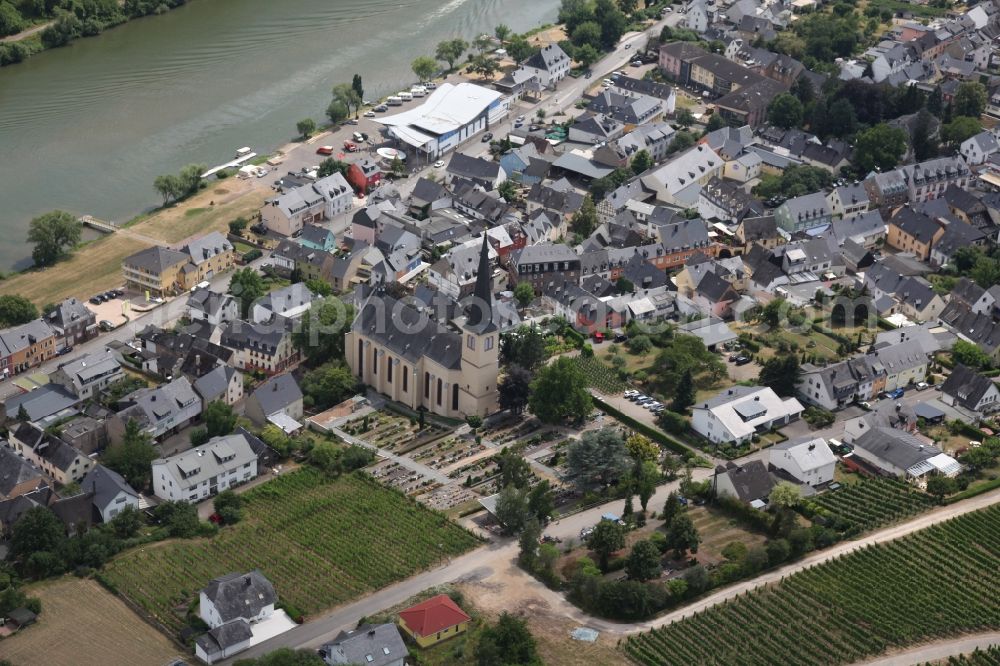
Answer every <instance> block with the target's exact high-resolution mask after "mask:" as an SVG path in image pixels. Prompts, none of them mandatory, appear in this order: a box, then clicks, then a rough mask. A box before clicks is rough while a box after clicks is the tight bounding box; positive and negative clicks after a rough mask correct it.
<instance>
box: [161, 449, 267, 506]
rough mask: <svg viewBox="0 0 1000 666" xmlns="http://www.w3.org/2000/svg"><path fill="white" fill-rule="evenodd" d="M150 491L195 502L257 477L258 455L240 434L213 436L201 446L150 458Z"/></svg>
mask: <svg viewBox="0 0 1000 666" xmlns="http://www.w3.org/2000/svg"><path fill="white" fill-rule="evenodd" d="M152 469H153V494H154V495H155V496H156V497H158V498H160V499H161V500H164V501H168V500H169V501H182V502H197V501H199V500H203V499H205V498H206V497H211V496H212V495H215V494H217V493H219V492H220V491H223V490H226V489H227V488H231V487H233V486H236V485H239V484H241V483H244V482H246V481H249V480H250V479H253V478H255V477H256V476H257V473H258V469H257V454H256V453H255V452H254V450H253V449H252V448H251V447H250V443H249V442H248V441H247V438H246V437H245V436H244V435H242V434H233V435H224V436H222V437H213V438H212V439H210V440H208V441H207V442H206V443H204V444H202V445H201V446H197V447H195V448H193V449H189V450H187V451H184V452H183V453H178V454H176V455H173V456H169V457H167V458H158V459H156V460H154V461H153V465H152Z"/></svg>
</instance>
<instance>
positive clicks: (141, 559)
mask: <svg viewBox="0 0 1000 666" xmlns="http://www.w3.org/2000/svg"><path fill="white" fill-rule="evenodd" d="M243 498H244V511H243V515H244V516H245V518H244V519H243V521H242V522H240V523H239V524H237V525H235V526H233V527H229V528H225V529H223V530H222V531H221V532H220V533H219V534H218V535H217V536H215V537H213V538H211V539H199V540H190V541H178V540H175V541H168V542H164V543H163V544H161V545H156V546H146V547H145V548H142V549H139V550H132V551H130V552H128V553H125V554H124V555H122V556H120V557H118V558H116V559H115V560H114V561H112V562H111V563H109V564H108V565H107V566H106V568H105V573H104V575H105V576H106V578H107V580H108V581H109V582H111V583H112V584H113V585H114V586H115V587H116V588H117V590H118V591H119V592H120V593H121V594H123V595H125V596H127V597H128V598H130V599H132V600H133V601H135V602H136V603H137V604H139V605H140V606H142V607H143V608H144V609H145V610H146V611H148V612H149V613H150V614H151V615H153V616H155V617H156V618H157V619H158V620H159V621H160V622H162V623H163V624H164V625H166V626H167V627H168V628H170V629H171V630H174V631H180V630H181V629H182V628H183V627H184V625H185V620H184V613H185V611H186V609H187V606H188V604H189V603H190V602H191V600H192V599H194V598H196V596H197V593H198V590H199V589H200V588H202V587H203V586H204V585H205V584H207V583H208V581H209V580H210V579H212V578H214V577H216V576H219V575H221V574H224V573H227V572H231V571H247V570H250V569H254V568H257V569H260V570H261V571H262V572H263V573H264V575H265V576H267V577H268V578H269V579H270V580H271V582H272V583H274V586H275V588H276V589H277V592H278V597H279V599H281V600H282V601H283V602H285V603H287V604H290V605H292V606H294V607H295V608H296V609H298V610H299V611H301V612H302V613H304V614H305V615H312V614H314V613H317V612H319V611H322V610H324V609H326V608H330V607H332V606H336V605H337V604H340V603H343V602H345V601H348V600H350V599H353V598H355V597H357V596H359V595H361V594H362V593H364V592H366V591H369V590H374V589H377V588H380V587H383V586H385V585H387V584H389V583H391V582H393V581H396V580H399V579H402V578H405V577H407V576H409V575H411V574H413V573H415V572H417V571H420V570H422V569H425V568H427V567H429V566H430V565H432V564H434V563H435V562H437V561H439V560H441V559H442V558H444V557H448V556H453V555H457V554H459V553H462V552H465V551H467V550H469V549H470V548H472V547H473V546H475V545H476V543H477V540H476V538H475V537H474V536H473V535H471V534H470V533H468V532H466V531H465V530H463V529H461V528H460V527H458V526H456V525H454V524H452V523H450V522H448V521H447V519H446V518H444V517H443V516H441V515H438V514H435V513H433V512H431V511H429V510H427V509H425V508H424V507H422V506H421V505H420V504H418V503H417V502H415V501H413V500H411V499H409V498H406V497H404V496H402V495H400V494H398V493H396V492H393V491H391V490H387V489H385V488H383V487H382V486H380V485H379V484H378V483H377V482H375V481H373V480H371V479H368V478H365V477H363V476H355V475H346V476H342V477H340V478H337V479H329V478H327V477H325V476H324V475H323V474H322V473H320V472H318V471H316V470H313V469H309V468H303V469H300V470H298V471H296V472H293V473H290V474H287V475H285V476H281V477H278V478H277V479H274V480H272V481H269V482H268V483H265V484H263V485H261V486H258V487H256V488H254V489H252V490H250V491H249V492H247V493H246V494H244V495H243Z"/></svg>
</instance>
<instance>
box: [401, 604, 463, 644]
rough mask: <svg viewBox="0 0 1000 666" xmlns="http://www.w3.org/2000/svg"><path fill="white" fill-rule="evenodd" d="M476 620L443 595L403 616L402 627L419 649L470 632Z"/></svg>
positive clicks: (409, 609) (406, 612) (405, 612)
mask: <svg viewBox="0 0 1000 666" xmlns="http://www.w3.org/2000/svg"><path fill="white" fill-rule="evenodd" d="M471 620H472V618H471V617H469V616H468V615H467V614H466V613H465V611H463V610H462V609H461V608H459V607H458V604H456V603H455V602H454V601H452V600H451V597H449V596H448V595H447V594H439V595H437V596H436V597H431V598H430V599H428V600H427V601H423V602H421V603H419V604H417V605H416V606H411V607H410V608H407V609H406V610H403V611H400V613H399V627H400V629H402V630H403V631H404V632H406V633H407V634H408V635H409V636H410V637H411V638H412V639H413V640H414V641H416V643H417V645H419V646H420V647H428V646H430V645H434V644H436V643H439V642H441V641H443V640H447V639H449V638H451V637H452V636H458V635H459V634H460V633H462V632H464V631H465V630H466V629H468V628H469V622H470V621H471Z"/></svg>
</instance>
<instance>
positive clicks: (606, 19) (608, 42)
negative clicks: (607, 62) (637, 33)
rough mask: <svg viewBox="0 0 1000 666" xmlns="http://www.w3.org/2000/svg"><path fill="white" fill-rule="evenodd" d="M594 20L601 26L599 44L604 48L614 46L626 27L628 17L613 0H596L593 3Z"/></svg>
mask: <svg viewBox="0 0 1000 666" xmlns="http://www.w3.org/2000/svg"><path fill="white" fill-rule="evenodd" d="M594 20H596V21H597V23H598V25H600V26H601V45H602V46H603V47H604V48H606V49H610V48H612V47H614V46H616V45H617V44H618V40H619V39H621V37H622V35H623V34H625V29H626V28H627V27H628V18H626V17H625V14H623V13H622V11H621V10H620V9H618V5H616V4H615V2H614V0H597V2H596V3H595V4H594Z"/></svg>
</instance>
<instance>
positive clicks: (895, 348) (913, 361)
mask: <svg viewBox="0 0 1000 666" xmlns="http://www.w3.org/2000/svg"><path fill="white" fill-rule="evenodd" d="M867 357H868V359H869V360H870V361H871V363H872V366H873V367H874V368H875V370H876V371H877V372H880V373H882V374H884V375H885V387H884V388H883V389H882V390H884V391H895V390H896V389H898V388H906V387H908V386H912V385H913V384H916V383H917V382H922V381H924V379H925V378H926V377H927V363H928V361H927V354H926V353H924V349H923V346H922V345H921V344H920V341H919V340H916V339H910V340H904V341H903V342H901V343H899V344H895V345H884V346H879V345H876V348H875V349H874V350H872V351H871V352H869V353H868V355H867Z"/></svg>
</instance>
